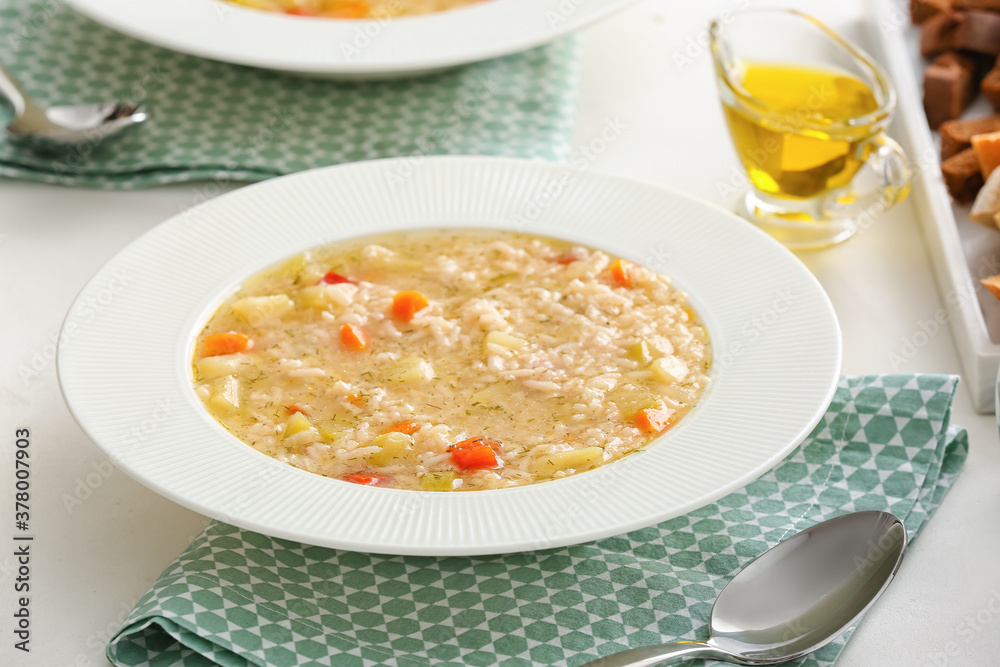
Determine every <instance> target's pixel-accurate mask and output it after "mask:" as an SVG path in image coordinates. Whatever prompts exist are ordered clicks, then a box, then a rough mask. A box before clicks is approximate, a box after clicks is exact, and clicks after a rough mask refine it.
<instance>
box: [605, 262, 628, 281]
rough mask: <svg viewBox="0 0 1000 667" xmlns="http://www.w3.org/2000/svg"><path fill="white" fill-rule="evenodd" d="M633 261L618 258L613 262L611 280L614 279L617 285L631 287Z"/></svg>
mask: <svg viewBox="0 0 1000 667" xmlns="http://www.w3.org/2000/svg"><path fill="white" fill-rule="evenodd" d="M631 269H632V263H631V262H626V261H625V260H624V259H617V260H615V261H614V263H612V264H611V267H610V268H609V270H610V271H611V280H612V281H614V283H615V285H618V286H619V287H631V286H632V272H631Z"/></svg>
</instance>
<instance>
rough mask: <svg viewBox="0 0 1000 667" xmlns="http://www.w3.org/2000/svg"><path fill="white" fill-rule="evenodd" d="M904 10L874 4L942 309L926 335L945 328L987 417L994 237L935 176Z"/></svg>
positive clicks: (893, 2)
mask: <svg viewBox="0 0 1000 667" xmlns="http://www.w3.org/2000/svg"><path fill="white" fill-rule="evenodd" d="M908 7H909V5H908V3H907V2H906V0H902V1H900V0H879V2H878V4H877V20H878V23H877V33H878V37H879V40H880V42H881V47H882V55H883V63H884V64H885V66H886V69H888V71H889V76H890V77H891V78H892V80H893V82H894V83H895V84H896V90H897V92H898V94H899V104H898V108H897V117H896V125H895V128H896V132H895V134H896V135H897V138H898V139H899V141H900V143H901V144H902V145H903V149H904V150H905V151H906V154H907V155H908V156H909V158H910V161H911V163H912V165H911V166H912V168H913V170H914V180H913V187H912V189H911V194H910V197H911V198H912V200H913V205H914V208H916V210H917V215H918V219H919V220H920V226H921V229H922V230H923V235H924V241H925V243H926V245H927V251H928V253H929V254H930V257H931V263H932V264H933V266H934V273H935V276H936V278H937V283H938V290H939V291H940V293H941V299H942V301H943V302H944V306H943V308H942V309H941V310H940V311H938V312H936V313H928V318H927V329H928V330H932V329H933V325H931V324H930V322H931V321H934V320H936V323H940V322H941V321H942V320H944V319H946V320H947V321H948V323H949V325H950V326H951V331H952V333H953V334H954V337H955V345H956V347H957V348H958V354H959V358H960V359H961V362H962V369H963V370H964V373H963V376H964V379H965V384H966V386H967V387H968V389H969V392H970V393H971V395H972V402H973V405H974V406H975V408H976V410H978V411H979V412H984V413H988V412H993V411H994V410H995V408H994V393H995V391H996V380H997V368H998V367H1000V302H998V301H997V300H996V299H995V298H994V297H993V296H992V295H991V294H990V293H989V292H988V291H987V290H986V289H985V288H984V287H982V286H981V285H980V284H979V280H980V278H985V277H987V276H990V275H994V274H997V273H1000V232H995V231H991V230H989V229H987V228H985V227H983V226H982V225H978V224H976V223H974V222H972V221H971V220H970V219H969V207H968V205H965V206H961V205H957V204H954V203H953V202H952V201H951V198H950V197H949V196H948V191H947V189H946V188H945V185H944V181H943V179H942V177H941V161H940V140H939V138H938V136H937V133H936V132H931V130H930V128H929V127H928V125H927V119H926V117H925V116H924V109H923V102H922V95H923V71H924V67H925V66H926V62H925V61H924V60H923V58H921V56H920V46H919V44H920V31H919V29H918V28H917V27H916V26H914V25H912V24H911V23H910V15H909V8H908ZM990 113H992V109H991V108H990V106H989V104H987V103H986V102H985V100H983V99H982V98H980V99H979V100H977V101H976V103H975V104H974V105H973V106H972V107H971V108H970V109H969V110H968V111H967V112H966V115H967V116H968V117H970V118H972V117H981V116H985V115H988V114H990ZM918 326H919V323H918ZM926 333H927V332H925V334H926ZM929 335H933V334H929Z"/></svg>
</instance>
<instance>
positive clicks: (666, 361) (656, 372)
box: [649, 356, 688, 384]
mask: <svg viewBox="0 0 1000 667" xmlns="http://www.w3.org/2000/svg"><path fill="white" fill-rule="evenodd" d="M649 370H651V371H652V372H653V379H654V380H656V381H657V382H660V383H662V384H673V383H674V382H680V381H681V380H683V379H684V378H686V377H687V374H688V367H687V364H685V363H684V362H683V361H681V360H680V359H678V358H677V357H674V356H670V357H660V358H659V359H657V360H656V361H654V362H653V365H652V366H650V367H649Z"/></svg>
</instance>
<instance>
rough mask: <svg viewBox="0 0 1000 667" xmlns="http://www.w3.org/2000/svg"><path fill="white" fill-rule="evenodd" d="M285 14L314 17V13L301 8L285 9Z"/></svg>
mask: <svg viewBox="0 0 1000 667" xmlns="http://www.w3.org/2000/svg"><path fill="white" fill-rule="evenodd" d="M285 13H286V14H289V15H291V16H316V14H315V13H313V12H311V11H309V10H308V9H305V8H303V7H292V8H291V9H286V10H285Z"/></svg>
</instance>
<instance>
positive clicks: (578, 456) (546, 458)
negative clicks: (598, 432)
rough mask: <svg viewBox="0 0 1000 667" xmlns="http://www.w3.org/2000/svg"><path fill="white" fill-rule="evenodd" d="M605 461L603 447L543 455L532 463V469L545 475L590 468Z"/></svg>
mask: <svg viewBox="0 0 1000 667" xmlns="http://www.w3.org/2000/svg"><path fill="white" fill-rule="evenodd" d="M603 460H604V450H603V449H602V448H601V447H587V448H585V449H574V450H571V451H568V452H553V453H551V454H542V455H541V456H539V457H537V458H536V459H534V460H533V461H532V462H531V468H532V470H533V471H534V472H535V473H537V474H539V475H544V474H546V473H554V472H556V471H557V470H566V469H569V468H590V467H592V466H594V465H597V464H598V463H600V462H601V461H603Z"/></svg>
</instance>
